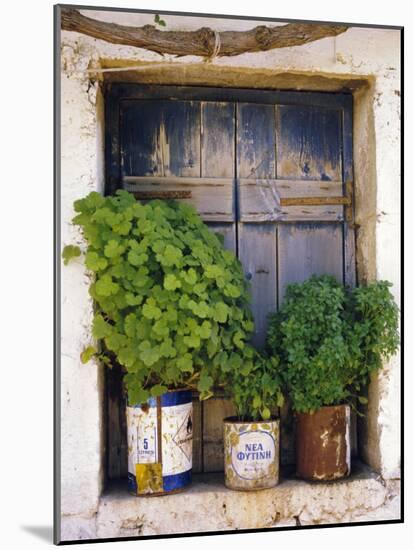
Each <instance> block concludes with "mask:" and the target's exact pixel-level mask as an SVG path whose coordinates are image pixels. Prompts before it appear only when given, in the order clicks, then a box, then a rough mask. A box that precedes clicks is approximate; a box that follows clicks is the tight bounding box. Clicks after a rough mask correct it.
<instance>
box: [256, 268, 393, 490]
mask: <svg viewBox="0 0 414 550" xmlns="http://www.w3.org/2000/svg"><path fill="white" fill-rule="evenodd" d="M390 286H391V285H390V283H388V282H386V281H379V282H373V283H371V284H369V285H367V286H364V287H359V288H355V289H346V288H344V287H343V286H342V285H341V284H339V283H338V282H337V281H336V280H335V279H334V278H333V277H330V276H320V277H316V276H313V277H311V278H310V279H309V280H307V281H305V282H304V283H301V284H297V283H296V284H291V285H288V287H287V291H286V296H285V300H284V303H283V304H282V306H281V308H280V311H279V312H278V313H276V314H274V315H273V316H272V317H271V320H270V324H269V331H268V336H267V348H268V350H269V352H270V353H275V354H277V355H278V356H280V358H281V363H282V378H283V380H284V384H285V386H286V391H287V393H288V395H289V397H290V400H291V403H292V408H293V410H294V411H295V412H296V421H297V423H296V424H297V430H296V471H297V474H298V475H299V476H300V477H303V478H305V479H311V480H330V479H337V478H340V477H343V476H346V475H349V473H350V470H351V464H350V456H351V453H350V407H351V405H353V403H354V402H355V400H356V399H357V400H359V401H360V402H361V403H365V402H366V397H365V396H364V395H363V392H364V388H365V386H366V384H367V382H368V381H369V375H370V374H371V373H372V372H374V371H376V370H378V369H379V368H380V367H381V365H382V362H383V360H386V359H388V358H389V357H390V356H391V355H392V354H394V353H395V352H396V350H397V347H398V343H399V337H398V308H397V306H396V304H395V302H394V299H393V296H392V294H391V292H390V290H389V287H390Z"/></svg>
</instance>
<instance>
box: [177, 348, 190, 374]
mask: <svg viewBox="0 0 414 550" xmlns="http://www.w3.org/2000/svg"><path fill="white" fill-rule="evenodd" d="M177 367H178V368H179V369H180V371H183V372H190V373H192V372H193V370H194V369H193V359H192V356H191V354H190V353H185V354H184V355H183V356H182V357H180V358H179V359H177Z"/></svg>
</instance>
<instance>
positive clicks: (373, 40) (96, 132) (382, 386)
mask: <svg viewBox="0 0 414 550" xmlns="http://www.w3.org/2000/svg"><path fill="white" fill-rule="evenodd" d="M84 14H85V15H89V16H93V17H95V18H97V19H98V18H99V19H102V20H106V21H113V22H117V23H120V24H128V25H137V26H141V25H143V24H148V23H153V16H151V15H147V14H145V15H143V14H125V13H110V12H108V13H105V12H88V11H85V12H84ZM164 19H165V20H166V22H167V29H168V30H173V29H180V30H194V29H196V28H199V27H202V26H210V27H212V28H214V29H216V30H218V31H222V30H246V29H249V28H252V27H254V26H255V25H256V24H258V23H257V22H254V21H237V20H228V19H223V20H220V19H207V18H195V17H188V18H184V17H176V16H174V17H173V16H164ZM260 24H263V23H262V22H260ZM399 40H400V36H399V32H398V31H394V30H379V29H361V28H355V29H350V30H348V31H347V32H346V33H345V34H342V35H340V36H338V37H336V38H325V39H323V40H320V41H318V42H315V43H312V44H308V45H305V46H300V47H293V48H284V49H280V50H273V51H269V52H263V53H247V54H243V55H240V56H236V57H233V58H217V59H215V60H214V61H212V62H211V63H204V62H203V60H201V59H200V58H197V57H190V56H188V57H183V58H179V59H174V58H173V57H172V56H168V55H167V56H165V57H164V58H161V56H159V55H158V54H156V53H152V52H148V51H145V50H142V49H139V48H131V47H124V46H116V45H111V44H107V43H105V42H103V41H100V40H95V39H92V38H89V37H86V36H83V35H81V34H78V33H73V32H63V33H62V73H61V90H62V92H61V109H62V113H61V115H62V131H61V132H62V133H61V140H62V166H61V181H62V193H61V202H62V245H63V246H64V245H65V244H68V243H74V242H81V239H80V237H79V234H78V232H77V231H76V230H74V229H73V228H72V226H71V224H70V220H71V218H72V217H73V211H72V203H73V200H75V199H77V198H80V197H82V196H84V195H85V194H86V193H87V192H89V191H91V190H93V189H97V190H102V189H103V178H104V164H103V137H102V124H103V110H102V101H103V100H102V97H101V96H100V92H99V91H98V84H96V83H95V84H93V85H92V84H91V82H90V76H91V73H88V72H87V69H88V68H89V69H91V68H95V69H99V68H100V67H108V66H112V67H118V66H121V65H124V66H125V64H131V65H137V64H142V65H146V66H147V67H148V69H144V70H139V71H135V72H134V71H133V72H132V73H131V74H134V75H135V78H136V79H137V80H138V81H139V79H140V78H141V77H140V75H142V78H143V79H144V78H145V74H146V73H145V71H148V70H149V71H154V70H155V73H154V74H155V75H156V76H155V77H154V78H156V81H159V82H162V79H163V74H165V75H168V74H171V70H170V69H169V68H168V67H167V68H165V64H166V63H167V64H169V63H174V66H173V71H172V73H176V74H177V75H180V79H181V80H180V82H181V83H183V84H184V83H186V82H187V83H194V82H200V79H201V78H203V79H204V81H205V83H211V84H212V85H219V84H220V83H222V84H225V85H232V86H235V87H237V86H243V85H244V86H246V85H251V84H249V83H251V82H252V74H254V82H255V85H256V86H258V87H260V86H263V87H264V86H266V87H271V86H273V87H281V86H282V85H283V82H289V87H292V83H295V82H296V83H297V85H296V87H297V88H302V89H306V88H312V89H313V88H315V85H316V86H317V87H318V88H319V89H323V88H324V86H326V89H327V90H330V89H335V87H336V88H338V87H339V86H340V84H341V82H342V83H343V84H344V85H345V83H347V84H349V83H352V82H353V83H354V84H355V88H358V89H357V90H356V94H355V97H356V102H355V121H354V122H355V136H354V150H355V175H356V182H355V184H356V208H357V216H356V221H357V223H359V224H360V225H361V228H360V232H359V235H360V247H359V252H358V253H359V264H360V269H361V272H364V273H365V272H366V275H367V276H368V277H371V278H372V277H375V276H376V277H377V278H386V279H388V280H390V281H392V282H393V283H394V287H393V292H394V293H395V296H396V298H397V300H398V301H399V297H400V287H399V273H400V257H399V253H398V252H399V243H400V233H399V227H400V211H399V205H400V172H399V169H400V157H399V155H400V148H399V147H400V146H399V136H400V113H399V108H400V65H399V57H400V51H399ZM148 63H149V65H148ZM158 63H162V64H163V66H162V68H160V69H157V67H155V69H154V68H153V65H154V64H158ZM124 74H126V73H124ZM96 76H100V77H102V73H97V74H95V75H93V77H94V78H95V77H96ZM331 82H332V83H333V84H332V85H331V84H330V83H331ZM168 83H171V82H168ZM307 83H308V84H307ZM315 83H316V84H315ZM367 199H369V200H368V201H367ZM375 201H376V205H375ZM367 202H368V203H369V204H368V205H367ZM88 284H89V279H88V275H87V274H86V272H85V269H84V266H83V265H82V262H81V261H76V262H74V263H72V264H71V265H70V266H67V267H62V302H61V303H62V389H61V391H62V411H61V413H62V502H61V504H62V514H63V515H64V516H65V517H66V518H67V520H68V521H67V523H66V525H67V527H66V538H77V537H78V536H79V534H80V533H81V532H82V533H83V535H84V536H85V533H86V535H87V534H88V529H92V527H91V525H92V523H91V522H92V521H93V517H94V514H95V513H96V510H97V503H98V500H99V495H100V492H101V487H102V455H103V453H102V445H103V422H102V413H103V409H102V373H101V372H100V369H99V367H97V366H96V365H92V364H88V365H82V364H81V363H80V360H79V354H80V352H81V350H82V348H83V347H84V346H85V345H88V344H89V343H90V342H91V333H90V320H91V314H92V303H91V300H90V299H89V296H88ZM399 372H400V364H399V359H398V358H396V359H394V360H393V361H392V362H391V363H390V364H389V365H388V366H387V367H386V369H384V371H383V372H381V373H380V374H379V375H378V376H376V377H375V379H374V380H373V382H372V384H371V388H370V408H369V412H368V416H367V420H366V422H365V443H363V444H362V452H363V455H364V457H365V458H366V460H368V461H369V463H370V464H371V465H372V466H373V467H374V468H375V469H376V470H377V471H379V472H380V473H381V474H382V476H383V477H384V478H398V477H399V460H400V457H399V437H400V436H399V432H400V424H399V411H400V403H399V391H400V389H399V388H400V377H399ZM75 517H78V518H83V519H82V521H77V522H74V521H71V518H75Z"/></svg>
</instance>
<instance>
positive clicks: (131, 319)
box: [124, 313, 137, 338]
mask: <svg viewBox="0 0 414 550" xmlns="http://www.w3.org/2000/svg"><path fill="white" fill-rule="evenodd" d="M136 328H137V316H136V315H135V314H134V313H129V314H128V315H127V316H126V317H125V321H124V329H125V334H126V335H127V336H129V337H130V338H133V337H134V336H135V332H136Z"/></svg>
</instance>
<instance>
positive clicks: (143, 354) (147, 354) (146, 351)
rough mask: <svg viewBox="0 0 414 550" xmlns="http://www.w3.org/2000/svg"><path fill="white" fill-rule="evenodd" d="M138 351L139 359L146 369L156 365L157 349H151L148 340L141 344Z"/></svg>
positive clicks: (158, 352)
mask: <svg viewBox="0 0 414 550" xmlns="http://www.w3.org/2000/svg"><path fill="white" fill-rule="evenodd" d="M139 349H140V350H141V351H140V354H139V357H140V359H141V360H142V362H143V363H144V364H145V365H146V366H147V367H150V366H151V365H153V364H154V363H156V362H157V361H158V359H159V358H160V350H159V348H158V349H157V348H152V347H151V343H150V342H149V341H148V340H144V341H143V342H141V344H140V346H139Z"/></svg>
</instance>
